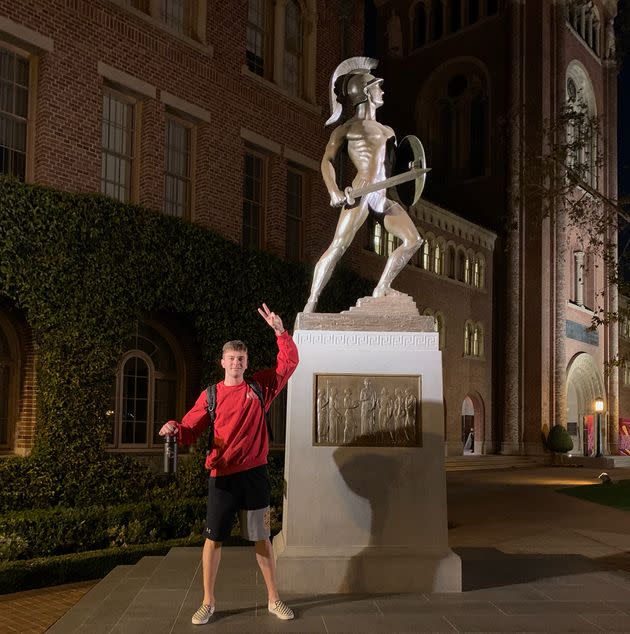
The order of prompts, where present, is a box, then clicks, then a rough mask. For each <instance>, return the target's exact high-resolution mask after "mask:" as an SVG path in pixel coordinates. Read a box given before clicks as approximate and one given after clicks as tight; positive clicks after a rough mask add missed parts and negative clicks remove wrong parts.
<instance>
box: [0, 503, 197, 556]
mask: <svg viewBox="0 0 630 634" xmlns="http://www.w3.org/2000/svg"><path fill="white" fill-rule="evenodd" d="M204 518H205V499H177V498H174V499H166V498H165V499H162V500H159V501H157V500H156V501H153V502H139V503H134V504H124V505H120V506H110V507H103V506H91V507H87V508H63V507H57V508H54V509H46V510H41V509H37V510H32V511H22V512H13V513H9V514H6V515H3V516H0V560H3V559H4V560H12V559H31V558H34V557H46V556H51V555H62V554H66V553H74V552H82V551H86V550H95V549H100V548H107V547H115V546H129V545H132V544H141V543H150V542H157V541H160V540H168V539H173V538H176V537H186V536H188V535H190V534H191V533H193V534H195V533H196V534H201V531H202V528H203V520H204Z"/></svg>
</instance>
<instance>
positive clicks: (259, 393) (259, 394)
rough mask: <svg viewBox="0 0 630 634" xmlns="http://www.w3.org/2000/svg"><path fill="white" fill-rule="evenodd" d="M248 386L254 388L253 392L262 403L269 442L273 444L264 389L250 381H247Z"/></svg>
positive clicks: (255, 382)
mask: <svg viewBox="0 0 630 634" xmlns="http://www.w3.org/2000/svg"><path fill="white" fill-rule="evenodd" d="M247 385H249V387H251V388H252V392H254V394H255V395H256V396H257V397H258V400H259V401H260V407H261V408H262V412H263V416H264V417H265V424H266V425H267V434H268V435H269V440H270V441H271V442H273V430H272V429H271V423H270V422H269V418H268V417H267V410H266V409H265V397H264V396H263V391H262V388H261V387H260V384H259V383H258V382H257V381H254V380H253V379H250V380H248V381H247Z"/></svg>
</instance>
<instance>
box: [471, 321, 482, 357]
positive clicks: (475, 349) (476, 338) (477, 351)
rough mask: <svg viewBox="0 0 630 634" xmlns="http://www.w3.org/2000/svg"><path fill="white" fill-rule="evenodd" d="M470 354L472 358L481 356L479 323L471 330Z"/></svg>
mask: <svg viewBox="0 0 630 634" xmlns="http://www.w3.org/2000/svg"><path fill="white" fill-rule="evenodd" d="M472 354H473V357H482V356H483V326H482V325H481V324H480V323H478V324H475V327H474V330H473V343H472Z"/></svg>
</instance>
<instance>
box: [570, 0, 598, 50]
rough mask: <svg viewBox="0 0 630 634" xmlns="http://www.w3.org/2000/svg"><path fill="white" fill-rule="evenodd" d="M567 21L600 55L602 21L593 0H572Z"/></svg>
mask: <svg viewBox="0 0 630 634" xmlns="http://www.w3.org/2000/svg"><path fill="white" fill-rule="evenodd" d="M567 21H568V22H569V24H570V25H571V26H572V27H573V30H574V31H575V32H576V34H577V35H579V36H580V38H582V39H583V40H584V41H585V42H586V44H587V45H588V46H589V47H590V48H591V49H593V51H594V52H595V54H596V55H600V54H601V21H600V17H599V12H598V10H597V7H595V5H594V4H593V2H592V0H571V1H570V3H569V6H568V11H567Z"/></svg>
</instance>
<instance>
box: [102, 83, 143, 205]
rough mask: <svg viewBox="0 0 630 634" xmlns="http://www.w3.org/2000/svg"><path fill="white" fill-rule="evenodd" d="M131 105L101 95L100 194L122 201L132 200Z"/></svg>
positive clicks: (113, 95)
mask: <svg viewBox="0 0 630 634" xmlns="http://www.w3.org/2000/svg"><path fill="white" fill-rule="evenodd" d="M134 118H135V106H134V103H133V101H132V100H131V99H129V98H127V97H124V96H123V95H120V94H118V93H115V92H112V91H111V90H109V89H106V90H105V92H104V94H103V124H102V135H101V143H102V159H101V192H102V193H103V194H106V195H107V196H111V197H112V198H116V199H117V200H120V201H122V202H128V201H130V200H131V198H132V175H133V170H132V168H133V161H134V150H135V148H134V142H133V140H134V132H135V130H134Z"/></svg>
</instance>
